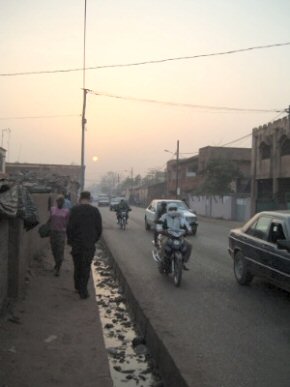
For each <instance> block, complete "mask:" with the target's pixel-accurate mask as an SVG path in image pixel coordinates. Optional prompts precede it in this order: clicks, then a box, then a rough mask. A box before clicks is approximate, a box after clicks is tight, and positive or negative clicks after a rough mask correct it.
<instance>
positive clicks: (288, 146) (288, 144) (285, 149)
mask: <svg viewBox="0 0 290 387" xmlns="http://www.w3.org/2000/svg"><path fill="white" fill-rule="evenodd" d="M286 155H290V140H289V139H288V138H287V139H285V140H284V141H283V142H282V143H281V156H286Z"/></svg>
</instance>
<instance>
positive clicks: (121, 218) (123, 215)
mask: <svg viewBox="0 0 290 387" xmlns="http://www.w3.org/2000/svg"><path fill="white" fill-rule="evenodd" d="M127 218H128V215H127V211H121V212H120V214H119V219H118V221H119V226H120V229H121V230H125V229H126V226H127Z"/></svg>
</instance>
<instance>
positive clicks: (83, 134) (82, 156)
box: [80, 0, 88, 191]
mask: <svg viewBox="0 0 290 387" xmlns="http://www.w3.org/2000/svg"><path fill="white" fill-rule="evenodd" d="M86 25H87V0H85V13H84V51H83V112H82V140H81V141H82V143H81V182H80V183H81V191H83V190H84V186H85V170H86V166H85V130H86V123H87V119H86V104H87V91H88V90H87V89H86V87H85V83H86Z"/></svg>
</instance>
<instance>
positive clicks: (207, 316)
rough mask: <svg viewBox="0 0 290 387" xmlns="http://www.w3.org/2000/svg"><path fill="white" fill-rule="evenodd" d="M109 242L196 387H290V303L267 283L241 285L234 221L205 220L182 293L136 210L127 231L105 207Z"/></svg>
mask: <svg viewBox="0 0 290 387" xmlns="http://www.w3.org/2000/svg"><path fill="white" fill-rule="evenodd" d="M101 212H102V216H103V222H104V238H105V240H106V242H107V243H108V245H109V247H110V249H111V251H112V253H113V255H114V258H115V259H116V260H117V261H118V264H119V266H120V267H121V270H122V271H123V272H124V273H125V275H126V279H127V281H128V282H129V284H130V287H131V289H132V291H133V293H134V295H135V297H136V298H137V299H138V301H139V303H140V304H141V306H142V308H143V310H144V312H145V314H146V315H147V317H148V318H149V319H150V321H151V323H152V325H153V326H154V328H155V329H156V330H157V331H158V334H159V336H160V337H161V339H162V341H163V343H164V344H165V345H166V347H167V348H168V350H169V352H170V354H171V355H172V357H173V358H174V360H175V362H176V364H177V366H178V368H179V369H180V371H181V373H182V375H183V377H184V378H185V380H186V381H187V383H188V385H189V386H190V387H193V386H194V387H195V386H198V387H200V386H206V387H273V386H275V387H289V386H290V366H289V359H290V297H289V294H288V293H286V292H284V291H282V290H279V289H277V288H275V287H272V286H270V285H268V284H266V283H264V282H263V281H261V280H257V279H256V280H254V282H253V284H252V285H251V286H250V287H241V286H239V285H238V284H237V283H236V281H235V279H234V276H233V271H232V262H231V259H230V257H229V256H228V253H227V234H228V230H229V229H230V228H231V227H233V223H230V222H226V221H218V220H207V219H203V220H200V226H199V230H198V232H197V235H196V236H195V237H191V241H192V242H193V246H194V247H193V256H192V259H191V262H190V264H189V267H190V271H189V272H184V277H183V282H182V285H181V288H179V289H176V288H175V287H174V285H173V281H172V279H171V278H167V277H163V276H161V275H160V274H159V273H158V271H157V268H156V266H155V263H154V261H153V260H152V258H151V246H152V245H151V240H152V236H153V234H152V233H151V232H146V231H145V229H144V220H143V219H144V210H143V209H139V208H134V209H133V211H132V212H131V213H130V220H129V227H128V229H127V230H126V231H122V230H120V229H118V227H117V224H116V220H115V213H113V212H110V211H109V209H108V208H102V209H101Z"/></svg>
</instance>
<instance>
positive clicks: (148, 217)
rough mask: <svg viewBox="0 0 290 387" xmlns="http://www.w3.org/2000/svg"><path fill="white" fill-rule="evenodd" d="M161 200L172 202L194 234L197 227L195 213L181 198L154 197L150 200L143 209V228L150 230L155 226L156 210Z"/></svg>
mask: <svg viewBox="0 0 290 387" xmlns="http://www.w3.org/2000/svg"><path fill="white" fill-rule="evenodd" d="M161 202H165V203H167V205H168V204H169V203H174V204H175V205H176V206H177V208H178V211H180V212H181V213H182V214H183V215H184V217H185V218H186V220H187V222H188V223H189V224H190V226H191V228H192V235H195V234H196V231H197V227H198V221H197V216H196V214H195V213H194V212H193V211H192V210H191V209H190V208H189V207H188V206H187V205H186V204H185V203H184V202H183V201H182V200H174V199H155V200H152V202H151V203H150V204H149V206H148V207H147V208H146V210H145V217H144V220H145V229H146V230H150V229H151V228H152V229H154V228H155V221H156V220H157V219H156V217H157V210H158V209H159V207H160V206H161Z"/></svg>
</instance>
